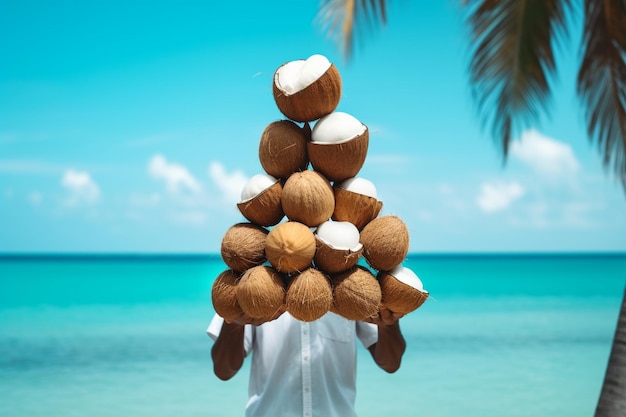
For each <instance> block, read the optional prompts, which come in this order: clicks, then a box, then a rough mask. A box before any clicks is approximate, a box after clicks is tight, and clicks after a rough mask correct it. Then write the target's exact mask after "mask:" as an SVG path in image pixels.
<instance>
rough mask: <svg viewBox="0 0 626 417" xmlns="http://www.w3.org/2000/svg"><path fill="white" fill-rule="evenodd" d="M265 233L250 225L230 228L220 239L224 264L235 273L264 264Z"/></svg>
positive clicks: (258, 227) (265, 231)
mask: <svg viewBox="0 0 626 417" xmlns="http://www.w3.org/2000/svg"><path fill="white" fill-rule="evenodd" d="M267 233H268V232H267V229H265V228H263V227H261V226H258V225H256V224H252V223H237V224H235V225H234V226H231V227H230V228H229V229H228V230H227V231H226V233H225V234H224V237H223V238H222V246H221V255H222V259H223V260H224V263H225V264H226V265H228V267H229V268H231V269H233V270H235V271H237V272H243V271H245V270H246V269H249V268H252V267H253V266H256V265H260V264H262V263H263V262H265V261H266V257H265V240H266V239H267Z"/></svg>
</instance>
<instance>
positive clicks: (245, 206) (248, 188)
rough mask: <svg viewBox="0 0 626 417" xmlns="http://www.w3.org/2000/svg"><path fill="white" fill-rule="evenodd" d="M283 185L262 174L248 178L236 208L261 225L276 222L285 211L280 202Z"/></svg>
mask: <svg viewBox="0 0 626 417" xmlns="http://www.w3.org/2000/svg"><path fill="white" fill-rule="evenodd" d="M282 192H283V186H282V184H281V183H280V181H279V180H277V179H276V178H274V177H272V176H270V175H264V174H257V175H255V176H253V177H252V178H250V180H249V181H248V182H247V183H246V185H245V187H244V188H243V190H242V191H241V201H240V202H239V203H237V208H238V209H239V211H240V212H241V214H243V216H244V217H245V218H246V219H248V220H249V221H251V222H252V223H255V224H258V225H261V226H273V225H275V224H278V223H279V222H280V221H281V220H282V219H283V217H285V213H283V206H282V204H281V202H280V196H281V194H282Z"/></svg>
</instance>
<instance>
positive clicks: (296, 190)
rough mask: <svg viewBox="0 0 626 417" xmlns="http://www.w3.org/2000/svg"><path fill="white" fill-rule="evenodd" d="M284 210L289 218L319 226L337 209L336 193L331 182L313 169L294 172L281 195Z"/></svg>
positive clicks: (308, 224) (311, 225) (310, 225)
mask: <svg viewBox="0 0 626 417" xmlns="http://www.w3.org/2000/svg"><path fill="white" fill-rule="evenodd" d="M281 203H282V207H283V212H284V213H285V215H286V216H287V217H288V218H289V220H293V221H297V222H300V223H303V224H305V225H307V226H309V227H317V226H319V225H320V224H322V223H324V222H325V221H327V220H328V219H330V216H332V214H333V211H334V210H335V195H334V194H333V188H332V187H331V185H330V182H328V180H327V179H326V178H324V176H323V175H321V174H320V173H319V172H315V171H312V170H307V171H302V172H296V173H295V174H292V175H291V176H290V177H289V178H288V179H287V181H286V182H285V185H284V186H283V193H282V196H281Z"/></svg>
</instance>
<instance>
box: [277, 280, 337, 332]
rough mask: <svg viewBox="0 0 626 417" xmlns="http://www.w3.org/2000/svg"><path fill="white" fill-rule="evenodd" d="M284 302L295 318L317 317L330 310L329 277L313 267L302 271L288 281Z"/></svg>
mask: <svg viewBox="0 0 626 417" xmlns="http://www.w3.org/2000/svg"><path fill="white" fill-rule="evenodd" d="M285 304H286V305H287V311H288V312H289V313H290V314H291V315H292V316H293V317H294V318H295V319H296V320H300V321H314V320H317V319H319V318H320V317H322V316H323V315H324V314H326V313H328V312H329V311H330V307H331V306H332V304H333V290H332V287H331V285H330V279H329V278H328V277H327V276H326V275H325V274H324V273H323V272H321V271H319V270H317V269H315V268H308V269H306V270H304V271H302V272H301V273H300V274H298V275H296V276H295V277H293V278H292V279H291V281H290V282H289V285H288V286H287V295H286V296H285Z"/></svg>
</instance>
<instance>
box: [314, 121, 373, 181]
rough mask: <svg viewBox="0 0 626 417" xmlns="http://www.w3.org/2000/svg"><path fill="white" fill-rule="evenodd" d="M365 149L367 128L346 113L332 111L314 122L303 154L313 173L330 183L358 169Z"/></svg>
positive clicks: (361, 164) (363, 157)
mask: <svg viewBox="0 0 626 417" xmlns="http://www.w3.org/2000/svg"><path fill="white" fill-rule="evenodd" d="M368 146H369V130H368V129H367V126H365V125H364V124H362V123H361V122H360V121H358V120H357V119H356V118H355V117H353V116H351V115H349V114H348V113H343V112H334V113H331V114H329V115H328V116H324V117H322V118H321V119H320V120H318V121H317V123H315V126H314V127H313V130H312V131H311V141H310V142H308V143H307V152H308V155H309V160H310V161H311V165H312V166H313V168H314V169H315V170H316V171H319V172H321V173H322V174H324V176H325V177H326V178H328V179H329V180H331V181H343V180H345V179H348V178H352V177H354V176H356V174H357V173H358V172H359V171H360V170H361V167H363V164H364V163H365V158H366V157H367V148H368Z"/></svg>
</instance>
